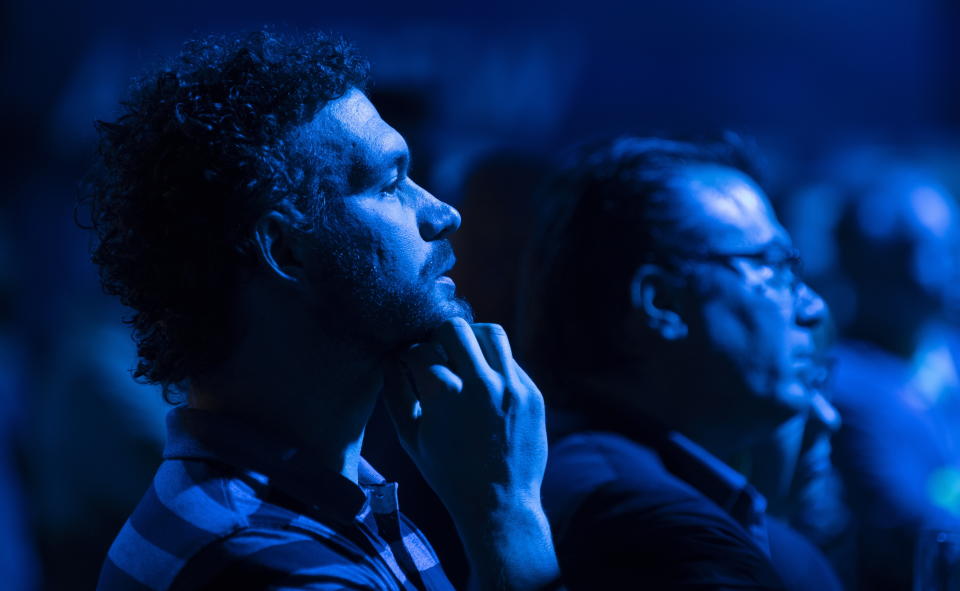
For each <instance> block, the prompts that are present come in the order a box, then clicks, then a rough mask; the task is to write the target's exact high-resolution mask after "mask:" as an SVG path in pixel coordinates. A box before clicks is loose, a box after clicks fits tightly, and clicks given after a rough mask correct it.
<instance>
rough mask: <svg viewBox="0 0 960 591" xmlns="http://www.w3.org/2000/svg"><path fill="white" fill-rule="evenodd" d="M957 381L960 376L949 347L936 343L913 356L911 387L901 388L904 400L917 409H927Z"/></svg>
mask: <svg viewBox="0 0 960 591" xmlns="http://www.w3.org/2000/svg"><path fill="white" fill-rule="evenodd" d="M958 383H960V378H958V377H957V368H956V367H955V366H954V364H953V356H952V355H951V354H950V349H949V348H948V347H947V346H946V345H944V344H938V345H937V346H932V347H929V348H927V349H925V350H922V351H921V352H920V353H919V354H918V355H917V356H916V357H915V361H914V367H913V376H912V377H911V378H910V386H911V387H910V388H905V389H904V390H903V392H904V401H905V402H906V403H907V404H909V405H910V406H911V407H913V408H915V409H917V410H920V411H925V410H929V409H930V408H932V407H934V406H936V404H937V402H938V401H939V400H940V398H941V397H942V396H943V395H944V393H946V392H948V391H950V390H951V389H953V388H956V387H957V385H958Z"/></svg>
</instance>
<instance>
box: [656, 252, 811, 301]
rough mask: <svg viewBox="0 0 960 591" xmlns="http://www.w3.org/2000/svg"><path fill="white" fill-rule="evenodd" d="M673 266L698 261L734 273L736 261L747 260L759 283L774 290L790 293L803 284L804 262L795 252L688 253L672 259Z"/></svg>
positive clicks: (673, 255) (677, 255) (674, 256)
mask: <svg viewBox="0 0 960 591" xmlns="http://www.w3.org/2000/svg"><path fill="white" fill-rule="evenodd" d="M669 259H671V261H673V262H685V261H696V262H704V263H719V264H721V265H724V266H727V267H729V268H731V269H733V270H735V271H736V270H739V269H738V267H737V265H735V264H734V263H735V261H736V260H738V259H739V260H745V261H748V262H750V263H751V264H752V266H753V267H754V270H755V272H756V274H757V276H758V281H759V282H762V283H763V284H764V285H765V286H767V287H769V288H771V289H777V290H780V289H789V290H791V291H796V290H797V288H798V287H799V285H800V283H801V279H800V276H801V272H800V271H801V269H802V266H803V261H802V259H801V258H800V252H799V251H798V250H797V249H795V248H786V247H781V246H774V247H770V248H764V249H761V250H756V251H744V252H708V251H687V252H675V253H671V254H670V255H669Z"/></svg>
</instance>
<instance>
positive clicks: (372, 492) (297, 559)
mask: <svg viewBox="0 0 960 591" xmlns="http://www.w3.org/2000/svg"><path fill="white" fill-rule="evenodd" d="M367 70H368V67H367V65H366V63H365V62H364V60H363V59H361V58H360V57H358V56H357V55H356V54H355V53H354V51H353V50H352V49H351V48H350V47H349V46H348V45H347V44H345V43H344V42H342V41H338V40H333V39H330V38H328V37H325V36H320V35H317V36H312V37H309V38H303V39H294V38H289V37H283V36H280V35H276V34H272V33H256V34H252V35H245V36H220V37H209V38H206V39H203V40H199V41H195V42H191V43H189V44H187V45H186V46H185V47H184V49H183V52H182V53H181V54H180V56H179V57H178V58H177V59H176V60H175V61H172V62H170V63H169V64H167V65H166V66H164V67H163V68H161V69H160V70H159V71H158V72H156V73H154V74H152V75H149V76H146V77H144V78H142V79H140V80H139V81H138V82H137V83H136V84H135V87H134V89H133V92H132V94H131V96H130V98H129V99H128V100H127V101H126V102H125V103H124V104H123V105H124V106H123V111H122V113H121V115H120V117H119V118H118V119H117V120H116V122H114V123H100V124H99V127H100V131H101V146H100V154H101V166H100V167H99V171H98V173H97V174H96V175H95V176H94V177H93V181H92V182H91V185H90V192H89V196H88V203H89V206H90V210H91V219H92V225H93V228H94V229H95V231H96V234H97V238H98V240H97V243H96V247H95V250H94V254H93V259H94V261H95V262H96V263H97V264H98V265H99V266H100V271H101V278H102V281H103V283H104V286H105V287H106V289H107V290H108V291H109V292H111V293H114V294H116V295H118V296H119V297H120V299H121V301H122V302H123V303H124V304H125V305H127V306H129V307H130V308H131V309H132V310H133V315H132V317H131V318H130V319H129V320H128V322H129V323H130V324H131V325H132V327H133V330H134V336H135V338H136V341H137V345H138V354H139V363H138V366H137V369H136V372H135V376H136V377H139V378H141V379H143V380H145V381H147V382H150V383H156V384H160V385H162V387H163V388H164V393H165V396H167V397H168V399H171V400H172V399H173V398H179V399H180V400H181V402H182V404H181V405H180V406H178V407H176V408H175V409H173V410H172V411H171V413H170V416H169V420H168V426H169V433H168V442H167V446H166V448H165V451H164V461H163V463H162V464H161V466H160V468H159V470H158V471H157V474H156V477H155V479H154V482H153V484H152V486H151V487H150V489H149V490H148V491H147V493H146V495H145V496H144V498H143V500H142V501H141V503H140V505H139V506H138V507H137V509H136V510H135V511H134V513H133V514H132V516H131V517H130V519H129V520H128V522H127V523H126V524H125V525H124V527H123V529H122V530H121V531H120V533H119V535H118V537H117V539H116V541H115V542H114V544H113V546H112V547H111V549H110V551H109V554H108V556H107V560H106V562H105V564H104V567H103V570H102V573H101V579H100V584H99V589H101V590H102V591H114V590H127V589H131V590H132V589H153V590H154V591H159V590H162V589H171V590H173V589H176V590H187V589H383V590H387V589H389V590H394V589H447V588H449V586H450V585H449V582H448V581H447V579H446V577H445V575H444V574H443V572H442V570H441V569H440V566H439V564H438V562H437V558H436V555H435V554H434V552H433V551H432V549H431V548H430V546H429V544H428V543H427V541H426V540H425V539H424V537H423V536H422V534H421V533H420V532H419V531H418V530H417V529H416V527H415V526H414V525H413V524H412V523H411V522H409V521H408V520H407V519H406V518H405V517H403V516H402V514H400V513H399V511H398V508H397V497H396V484H394V483H388V482H386V481H384V479H383V478H382V477H381V476H380V475H379V474H377V473H376V471H374V470H373V468H372V467H371V466H370V465H369V464H367V463H366V462H365V461H364V460H363V458H361V457H360V449H361V444H362V441H363V434H364V429H365V426H366V423H367V420H368V417H369V416H370V413H371V411H372V409H373V406H374V404H375V403H376V401H377V399H378V397H379V396H380V393H381V390H382V391H383V393H384V395H385V396H386V398H387V401H388V403H389V406H390V408H391V412H392V415H393V417H394V420H395V423H396V426H397V430H398V432H399V434H400V437H401V440H402V442H403V443H404V446H405V448H406V449H407V451H408V452H409V453H410V455H411V456H412V457H413V459H414V461H415V462H416V463H417V465H418V467H419V468H420V470H421V471H422V472H423V474H424V476H425V478H426V479H427V480H428V482H430V484H431V485H432V486H433V487H434V489H435V490H436V491H437V493H438V494H439V496H440V497H441V498H442V499H443V501H444V503H445V504H446V507H447V508H448V510H449V511H450V513H451V515H452V516H453V518H454V521H455V523H456V525H457V528H458V531H459V533H460V536H461V538H462V541H463V543H464V547H465V549H466V551H467V554H468V556H469V557H470V560H471V564H472V567H473V573H474V576H475V579H476V582H477V584H478V585H479V586H480V587H481V588H483V589H534V588H540V587H543V586H546V585H552V584H555V582H556V577H557V567H556V561H555V558H554V556H553V550H552V546H551V542H550V534H549V528H548V526H547V523H546V519H545V517H544V514H543V511H542V509H541V507H540V502H539V488H540V482H541V479H542V475H543V469H544V465H545V462H546V435H545V430H544V421H543V402H542V398H541V396H540V393H539V391H538V390H537V388H536V386H535V385H534V384H533V383H532V382H531V381H530V380H529V378H528V377H527V376H526V374H525V373H524V372H523V370H522V369H521V368H520V367H519V366H518V365H517V364H516V362H515V361H514V360H513V358H512V356H511V353H510V347H509V343H508V342H507V338H506V335H505V334H504V332H503V331H502V329H500V328H499V327H497V326H496V325H481V324H469V321H470V320H471V314H470V310H469V307H468V306H467V304H466V303H465V302H463V301H462V300H460V299H458V298H457V297H455V293H454V292H455V286H454V284H453V282H452V281H451V280H450V278H449V277H447V275H446V273H447V272H448V271H449V270H450V268H451V267H452V266H453V264H454V256H453V252H452V249H451V247H450V245H449V242H448V241H447V236H448V235H449V234H450V233H452V232H454V231H456V229H457V227H458V226H459V225H460V216H459V214H458V213H457V211H456V210H455V209H453V208H452V207H451V206H449V205H447V204H446V203H443V202H442V201H439V200H438V199H436V198H435V197H433V196H432V195H431V194H430V193H428V192H427V191H426V190H424V189H423V188H421V187H419V186H418V185H417V184H416V183H415V182H414V181H413V180H412V179H411V178H410V177H409V176H408V173H409V169H410V154H409V152H408V149H407V146H406V144H405V142H404V140H403V138H402V137H401V136H400V135H399V134H398V133H397V132H396V131H395V130H394V129H393V128H391V127H390V126H389V125H388V124H387V123H385V122H384V121H383V120H382V119H381V118H380V116H379V115H378V113H377V111H376V109H375V108H374V107H373V105H372V104H371V103H370V101H369V100H368V99H367V97H366V96H365V94H364V92H363V87H364V84H365V81H366V78H367ZM384 384H386V385H384Z"/></svg>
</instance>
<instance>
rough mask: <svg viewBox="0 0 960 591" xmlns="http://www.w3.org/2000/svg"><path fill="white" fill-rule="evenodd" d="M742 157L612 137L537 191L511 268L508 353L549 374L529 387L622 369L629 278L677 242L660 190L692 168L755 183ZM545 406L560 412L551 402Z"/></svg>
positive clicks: (732, 138)
mask: <svg viewBox="0 0 960 591" xmlns="http://www.w3.org/2000/svg"><path fill="white" fill-rule="evenodd" d="M752 151H753V147H752V145H750V144H748V143H746V142H744V140H742V139H741V138H740V137H739V136H736V135H734V134H727V135H726V136H725V137H724V139H722V140H718V141H697V142H687V141H673V140H667V139H661V138H645V137H637V136H622V137H617V138H613V139H609V138H608V139H604V140H601V141H597V142H594V143H589V144H586V145H583V146H580V147H578V148H577V149H576V150H574V151H573V152H572V154H571V155H570V156H569V157H568V158H567V160H566V161H565V162H564V163H563V165H562V166H561V167H560V169H559V171H558V172H556V173H555V174H554V175H553V176H552V177H551V178H550V179H548V181H547V182H546V183H545V184H544V185H543V187H541V190H540V191H539V198H538V199H537V203H538V207H539V212H538V215H537V222H536V223H535V225H534V230H533V232H532V233H531V236H530V240H529V242H528V243H527V248H526V251H525V254H524V258H523V262H522V264H521V273H520V277H521V284H520V290H519V294H518V314H517V324H518V328H519V330H518V334H517V339H516V340H517V343H518V347H517V349H518V352H519V354H520V355H521V356H522V357H523V359H524V361H526V362H528V363H530V364H531V366H532V368H533V370H534V371H536V370H537V369H538V368H539V369H541V370H542V369H544V368H550V371H542V372H541V374H540V375H536V376H535V378H537V379H541V380H542V381H544V382H549V381H550V380H551V379H555V380H559V381H561V382H562V381H564V380H566V381H569V380H570V379H572V377H571V376H573V375H574V374H578V373H580V374H588V373H590V372H594V371H598V370H599V371H602V370H603V369H604V368H607V367H610V366H614V367H615V366H617V364H620V363H622V362H623V359H622V358H621V355H622V352H621V351H620V347H621V344H622V343H623V342H624V340H625V339H624V335H623V334H622V332H621V331H623V330H624V326H623V320H624V319H625V318H626V314H627V311H628V309H629V306H630V302H629V284H630V280H631V278H632V276H633V274H634V272H635V271H636V269H637V268H638V267H639V266H640V265H641V264H642V263H643V262H644V261H646V260H649V259H650V258H651V257H652V256H654V255H660V256H667V255H670V254H678V249H682V247H683V245H682V244H678V240H677V236H678V235H680V234H679V232H678V231H680V230H682V229H683V227H684V224H685V220H686V216H684V212H683V209H682V207H680V208H678V207H677V203H678V201H677V199H676V194H675V191H673V190H671V188H670V181H671V180H672V179H673V178H675V177H676V175H677V173H678V170H679V169H681V168H682V167H684V166H687V165H692V164H716V165H721V166H727V167H730V168H734V169H737V170H740V171H742V172H744V173H746V174H747V175H749V176H752V177H754V178H757V177H758V176H759V162H760V161H759V158H757V157H756V156H755V155H754V154H753V153H752ZM554 374H557V375H554ZM559 374H565V375H559ZM554 390H556V391H559V390H560V389H559V388H555V389H554ZM552 402H553V403H554V404H557V403H560V404H562V403H563V401H562V400H559V399H558V396H557V395H556V394H554V395H553V399H552Z"/></svg>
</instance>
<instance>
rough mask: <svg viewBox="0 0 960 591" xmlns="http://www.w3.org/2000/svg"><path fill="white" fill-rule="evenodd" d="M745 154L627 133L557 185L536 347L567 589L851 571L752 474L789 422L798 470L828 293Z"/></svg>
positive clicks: (542, 239)
mask: <svg viewBox="0 0 960 591" xmlns="http://www.w3.org/2000/svg"><path fill="white" fill-rule="evenodd" d="M741 153H742V150H740V149H739V148H738V147H737V145H736V144H735V143H734V142H724V143H721V144H715V145H695V144H689V143H681V142H671V141H666V140H660V139H643V138H635V137H627V138H620V139H617V140H614V141H607V142H603V143H601V144H599V145H594V146H590V147H587V148H585V149H582V150H581V151H580V152H579V153H578V154H576V155H575V157H574V158H573V161H572V163H571V164H570V165H569V166H568V167H566V168H565V169H564V170H563V171H562V172H561V173H560V174H559V175H558V176H557V177H556V178H555V179H554V181H553V182H552V183H551V184H550V185H549V186H548V191H547V192H546V193H545V198H544V201H545V209H544V212H543V216H542V219H541V223H540V225H539V228H538V232H537V234H536V236H535V238H534V240H533V241H532V242H531V244H532V247H531V249H530V252H529V253H528V256H527V260H526V270H527V273H526V275H527V277H528V280H529V285H528V286H527V288H526V289H525V290H524V299H523V301H524V302H525V304H526V305H525V306H524V308H525V309H524V310H523V313H522V315H521V318H522V319H523V322H524V323H525V325H524V332H523V335H522V346H523V348H524V353H525V355H526V360H527V361H528V362H531V363H532V364H533V367H534V368H535V369H536V370H538V371H537V376H538V377H539V378H540V379H542V380H552V381H553V383H551V384H550V386H551V387H550V388H545V391H547V392H549V393H550V398H549V400H548V403H549V405H550V407H551V408H552V409H554V410H555V411H556V412H555V416H554V417H553V420H552V422H551V429H552V441H551V451H550V458H549V463H548V469H547V476H546V479H545V482H544V489H543V495H544V505H545V508H546V510H547V514H548V517H549V518H550V521H551V525H552V528H553V529H552V531H553V535H554V537H555V539H556V541H557V551H558V557H559V559H560V565H561V570H562V571H563V572H564V577H565V581H566V583H567V585H568V587H570V588H573V589H577V588H583V589H588V588H592V589H598V588H628V587H627V586H629V588H651V589H653V588H655V589H781V588H787V589H833V588H839V587H838V584H837V583H836V578H835V576H834V575H833V573H832V571H831V570H830V567H829V566H828V565H827V563H826V561H825V560H824V559H823V557H822V556H821V555H820V554H819V553H818V552H817V550H816V549H814V547H813V546H812V545H811V544H809V543H808V542H807V541H806V540H804V539H803V538H802V537H801V536H800V535H799V534H797V533H795V532H793V531H792V530H790V529H789V528H788V527H787V526H785V525H782V524H780V523H775V522H773V521H772V520H770V519H769V518H768V517H767V515H766V511H765V508H766V501H765V499H764V497H763V496H762V495H761V494H760V492H758V491H757V489H756V488H755V487H754V486H752V485H751V484H750V483H749V474H750V473H751V471H752V470H753V468H754V467H752V466H751V465H750V464H751V458H752V457H753V454H752V453H751V452H752V450H754V449H755V447H756V445H757V443H758V442H761V441H770V440H771V439H772V440H774V441H775V442H776V443H775V444H772V445H771V449H778V450H781V451H780V453H778V454H777V455H778V457H776V458H775V460H774V461H773V464H774V465H775V466H776V467H777V468H779V469H780V470H782V471H783V472H784V474H783V477H781V478H777V477H772V478H771V477H770V475H769V472H770V465H765V466H763V467H762V468H763V472H764V474H765V476H766V477H767V479H768V480H771V481H774V482H780V483H786V484H787V485H788V484H789V481H790V478H789V475H790V471H792V470H793V467H794V465H795V463H796V458H797V454H798V453H799V449H800V445H801V440H802V436H803V431H804V429H803V422H804V420H805V417H806V416H807V415H808V414H809V413H810V408H811V405H812V400H813V399H814V396H813V394H812V392H811V390H810V388H809V387H808V386H807V384H808V383H809V380H808V376H809V374H810V372H811V369H812V365H813V364H815V363H816V362H817V355H816V344H815V340H814V333H815V330H816V329H817V327H818V326H819V324H820V323H821V322H822V321H823V313H824V303H823V301H822V300H821V299H820V297H819V296H818V295H817V294H816V293H814V292H813V291H812V290H811V289H810V288H809V287H807V286H806V285H805V284H804V283H803V282H802V281H801V280H800V278H799V277H798V275H797V263H798V257H797V254H796V251H795V250H794V249H793V247H792V243H791V241H790V237H789V236H788V235H787V233H786V231H785V230H784V229H783V227H782V226H781V225H780V223H779V222H778V221H777V220H776V218H775V217H774V214H773V211H772V209H771V206H770V204H769V202H768V200H767V198H766V197H765V195H764V193H763V191H762V190H761V189H760V188H759V187H758V186H757V184H756V183H755V182H754V181H753V180H752V179H751V177H750V176H749V174H748V173H747V172H746V170H747V167H746V164H745V163H746V159H745V158H743V157H742V156H741ZM793 423H799V424H800V427H799V428H794V429H787V428H784V425H787V424H793ZM778 437H779V439H778ZM766 461H767V462H770V460H769V459H767V460H766ZM758 468H759V467H758ZM778 492H779V491H771V493H772V494H778Z"/></svg>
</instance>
